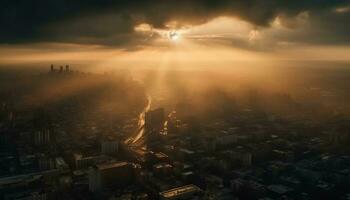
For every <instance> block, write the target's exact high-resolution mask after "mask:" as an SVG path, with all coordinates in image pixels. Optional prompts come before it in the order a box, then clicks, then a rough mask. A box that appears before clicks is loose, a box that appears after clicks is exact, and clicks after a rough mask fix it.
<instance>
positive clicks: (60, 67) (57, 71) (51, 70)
mask: <svg viewBox="0 0 350 200" xmlns="http://www.w3.org/2000/svg"><path fill="white" fill-rule="evenodd" d="M50 72H51V73H68V72H72V71H71V70H70V69H69V65H66V66H65V67H63V66H59V68H58V69H55V67H54V65H53V64H51V66H50Z"/></svg>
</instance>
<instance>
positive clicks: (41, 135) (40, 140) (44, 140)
mask: <svg viewBox="0 0 350 200" xmlns="http://www.w3.org/2000/svg"><path fill="white" fill-rule="evenodd" d="M50 141H51V134H50V130H42V131H37V132H35V133H34V144H35V145H45V144H49V143H50Z"/></svg>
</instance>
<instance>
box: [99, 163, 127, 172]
mask: <svg viewBox="0 0 350 200" xmlns="http://www.w3.org/2000/svg"><path fill="white" fill-rule="evenodd" d="M128 164H129V163H128V162H117V163H104V164H99V165H97V168H98V169H99V170H105V169H111V168H115V167H121V166H126V165H128Z"/></svg>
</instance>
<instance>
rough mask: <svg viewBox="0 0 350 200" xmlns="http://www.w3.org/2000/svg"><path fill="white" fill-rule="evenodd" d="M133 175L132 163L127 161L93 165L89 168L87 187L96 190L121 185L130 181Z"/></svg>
mask: <svg viewBox="0 0 350 200" xmlns="http://www.w3.org/2000/svg"><path fill="white" fill-rule="evenodd" d="M133 176H134V172H133V165H132V164H131V163H127V162H117V163H107V164H100V165H95V166H93V167H91V168H90V170H89V189H90V191H92V192H98V191H101V190H102V189H106V188H113V187H121V186H125V185H128V184H130V183H131V181H132V179H133Z"/></svg>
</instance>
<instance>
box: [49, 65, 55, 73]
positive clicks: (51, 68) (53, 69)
mask: <svg viewBox="0 0 350 200" xmlns="http://www.w3.org/2000/svg"><path fill="white" fill-rule="evenodd" d="M50 71H51V72H54V71H55V68H54V67H53V64H51V67H50Z"/></svg>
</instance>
